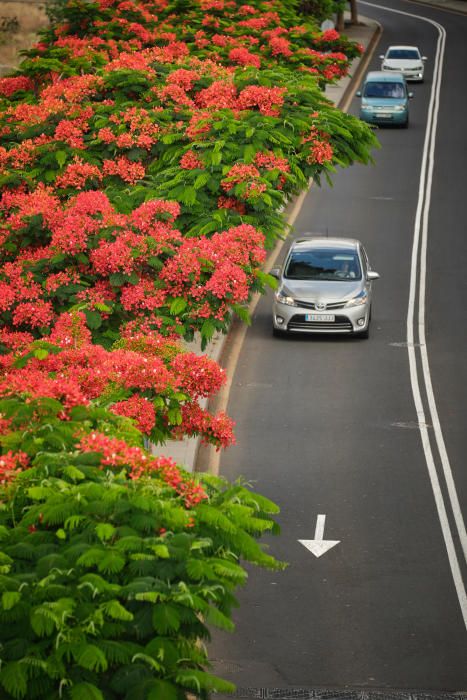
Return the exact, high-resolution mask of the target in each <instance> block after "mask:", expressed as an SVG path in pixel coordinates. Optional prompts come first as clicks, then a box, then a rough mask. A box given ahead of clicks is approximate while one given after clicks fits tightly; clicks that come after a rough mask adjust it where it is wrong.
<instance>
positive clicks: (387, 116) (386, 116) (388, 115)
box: [378, 112, 392, 119]
mask: <svg viewBox="0 0 467 700" xmlns="http://www.w3.org/2000/svg"><path fill="white" fill-rule="evenodd" d="M378 117H382V118H383V119H391V117H392V114H391V113H390V112H379V114H378Z"/></svg>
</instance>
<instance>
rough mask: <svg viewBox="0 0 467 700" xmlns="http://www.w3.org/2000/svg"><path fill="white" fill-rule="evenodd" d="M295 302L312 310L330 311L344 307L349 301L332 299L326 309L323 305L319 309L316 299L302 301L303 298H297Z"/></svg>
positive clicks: (303, 307)
mask: <svg viewBox="0 0 467 700" xmlns="http://www.w3.org/2000/svg"><path fill="white" fill-rule="evenodd" d="M295 303H296V304H297V306H301V307H302V309H311V310H312V311H328V310H332V309H343V308H344V306H345V305H346V303H347V302H345V301H331V302H330V303H329V304H326V308H325V309H322V308H321V307H320V308H319V309H317V307H316V302H314V301H302V300H301V299H295Z"/></svg>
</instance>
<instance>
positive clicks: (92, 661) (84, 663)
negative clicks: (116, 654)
mask: <svg viewBox="0 0 467 700" xmlns="http://www.w3.org/2000/svg"><path fill="white" fill-rule="evenodd" d="M74 656H75V658H76V663H77V664H78V666H81V668H86V669H87V670H88V671H106V670H107V667H108V663H107V659H106V656H105V654H104V652H103V651H102V649H99V647H97V646H96V645H95V644H86V645H84V646H83V647H80V648H79V650H78V651H77V653H75V654H74Z"/></svg>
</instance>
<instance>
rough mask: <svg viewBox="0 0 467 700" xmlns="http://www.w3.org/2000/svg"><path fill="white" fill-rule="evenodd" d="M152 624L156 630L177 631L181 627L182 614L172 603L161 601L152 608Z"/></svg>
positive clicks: (162, 632)
mask: <svg viewBox="0 0 467 700" xmlns="http://www.w3.org/2000/svg"><path fill="white" fill-rule="evenodd" d="M152 624H153V627H154V629H155V630H156V632H158V633H159V634H166V633H167V632H176V631H177V630H178V629H179V627H180V614H179V612H178V610H177V608H176V607H175V606H174V605H170V603H160V604H158V605H155V606H154V608H153V609H152Z"/></svg>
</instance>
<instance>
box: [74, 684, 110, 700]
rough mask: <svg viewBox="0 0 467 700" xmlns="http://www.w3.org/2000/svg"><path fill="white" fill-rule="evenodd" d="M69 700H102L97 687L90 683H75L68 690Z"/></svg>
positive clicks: (102, 697)
mask: <svg viewBox="0 0 467 700" xmlns="http://www.w3.org/2000/svg"><path fill="white" fill-rule="evenodd" d="M70 695H71V700H104V696H103V695H102V693H101V691H100V690H99V688H96V686H95V685H93V684H92V683H77V684H76V685H73V686H72V688H71V690H70Z"/></svg>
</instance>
